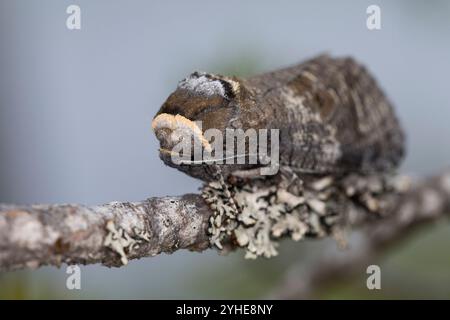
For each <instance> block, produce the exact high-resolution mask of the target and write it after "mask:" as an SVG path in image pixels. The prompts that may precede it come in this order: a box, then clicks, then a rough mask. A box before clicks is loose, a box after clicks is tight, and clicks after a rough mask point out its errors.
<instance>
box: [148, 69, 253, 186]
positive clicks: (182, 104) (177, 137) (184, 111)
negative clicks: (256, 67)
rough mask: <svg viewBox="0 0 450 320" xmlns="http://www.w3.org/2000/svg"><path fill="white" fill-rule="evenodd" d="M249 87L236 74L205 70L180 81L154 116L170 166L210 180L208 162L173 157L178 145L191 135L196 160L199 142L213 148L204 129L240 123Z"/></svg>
mask: <svg viewBox="0 0 450 320" xmlns="http://www.w3.org/2000/svg"><path fill="white" fill-rule="evenodd" d="M249 95H250V93H249V91H248V90H247V89H246V88H245V86H244V85H243V83H242V81H241V80H239V79H238V78H236V77H225V76H221V75H214V74H209V73H203V72H194V73H192V74H191V75H189V76H188V77H187V78H185V79H183V80H181V81H180V82H179V83H178V86H177V88H176V90H175V91H174V92H173V93H172V94H171V95H170V96H169V97H168V98H167V100H166V101H165V102H164V104H163V105H162V107H161V109H160V110H159V112H158V113H157V114H156V116H155V117H154V119H153V122H152V128H153V130H154V132H155V134H156V137H157V139H158V140H159V142H160V157H161V159H162V160H163V161H164V162H165V163H166V164H167V165H169V166H172V167H176V168H178V169H180V170H182V171H184V172H186V173H188V174H190V175H191V176H194V177H197V178H200V179H203V180H210V178H211V177H210V174H208V173H205V172H206V171H208V168H207V166H208V163H205V162H203V165H195V166H192V165H190V164H193V162H192V163H189V161H184V162H182V163H176V162H174V161H173V158H174V157H173V156H174V152H178V151H174V149H175V148H176V147H177V146H179V145H180V141H181V139H182V138H183V137H191V138H192V140H191V142H192V149H191V150H192V152H191V154H190V155H189V157H186V156H187V155H185V154H183V158H184V159H185V160H186V158H188V159H191V160H192V161H194V160H195V158H196V157H195V154H194V152H196V151H197V152H198V151H199V150H198V148H197V149H196V146H197V147H198V146H199V145H200V146H201V148H202V149H203V150H205V149H206V150H210V148H211V145H210V141H209V140H208V139H207V138H205V136H204V133H205V131H206V130H208V129H215V130H219V131H221V132H223V133H225V129H226V128H229V127H230V126H233V127H235V128H236V127H237V128H238V127H239V126H240V125H241V124H240V122H239V120H237V119H239V114H240V113H241V112H242V109H245V106H246V101H247V100H248V98H249Z"/></svg>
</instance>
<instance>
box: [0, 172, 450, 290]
mask: <svg viewBox="0 0 450 320" xmlns="http://www.w3.org/2000/svg"><path fill="white" fill-rule="evenodd" d="M386 198H387V199H391V200H390V201H395V204H394V205H393V206H392V207H393V208H395V209H394V210H391V212H390V213H389V214H388V215H386V216H384V217H383V218H382V219H381V220H380V219H378V220H377V219H375V220H374V219H368V220H367V223H366V226H365V227H364V228H365V230H366V233H365V234H366V235H365V237H364V239H363V241H359V242H358V245H357V246H356V247H352V248H350V249H349V250H347V252H340V253H337V254H335V255H327V256H325V257H324V260H322V261H320V262H319V264H318V266H319V267H317V266H314V267H312V268H309V269H308V270H309V271H308V272H306V273H304V274H296V275H295V276H294V279H292V274H293V273H290V276H291V278H289V279H288V281H287V283H289V285H285V286H283V287H282V288H280V290H279V291H278V294H277V296H278V297H281V296H282V297H301V296H307V295H308V294H309V293H311V292H312V290H313V288H315V287H316V286H317V285H318V284H320V283H323V282H324V281H325V280H326V279H329V278H334V277H336V276H338V275H339V274H345V273H348V272H350V271H351V270H352V267H354V266H358V264H359V263H361V262H363V261H365V260H367V259H368V258H370V257H371V256H373V255H375V254H376V253H378V252H380V250H381V249H382V248H384V247H386V246H388V245H391V244H392V243H395V242H396V241H397V240H398V239H401V238H403V237H404V236H405V235H407V234H409V233H410V231H411V230H413V229H414V228H415V227H416V226H419V225H422V224H424V223H427V222H429V221H432V220H435V219H437V218H439V217H442V216H444V214H446V213H449V212H450V171H447V172H445V173H443V174H441V175H439V176H437V177H434V178H428V179H425V180H424V181H423V182H422V183H420V184H417V185H416V186H414V187H412V188H411V189H409V191H407V192H405V193H404V194H402V195H399V196H394V197H393V196H392V195H389V194H387V195H386ZM389 207H391V206H389ZM212 214H213V213H212V211H211V210H210V208H209V207H208V206H207V205H206V203H205V202H204V200H203V198H202V197H201V196H200V195H195V194H187V195H184V196H181V197H163V198H150V199H147V200H144V201H141V202H133V203H131V202H113V203H109V204H105V205H100V206H91V207H87V206H82V205H70V204H63V205H31V206H20V205H7V204H0V271H8V270H15V269H21V268H37V267H39V266H42V265H57V266H58V265H60V264H61V263H67V264H93V263H102V264H103V265H106V266H121V265H124V264H126V263H127V262H128V260H129V259H138V258H142V257H147V256H155V255H157V254H159V253H162V252H166V253H171V252H173V251H175V250H178V249H189V250H194V251H202V250H205V249H207V248H209V247H210V242H209V237H208V233H207V228H208V223H209V218H210V217H211V216H212ZM360 223H361V221H358V223H357V224H358V225H359V224H360ZM355 224H356V222H355Z"/></svg>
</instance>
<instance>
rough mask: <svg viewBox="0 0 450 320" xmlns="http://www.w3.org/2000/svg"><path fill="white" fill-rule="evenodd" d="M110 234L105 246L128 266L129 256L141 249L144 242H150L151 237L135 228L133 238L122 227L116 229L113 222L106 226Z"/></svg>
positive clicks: (104, 243) (107, 235)
mask: <svg viewBox="0 0 450 320" xmlns="http://www.w3.org/2000/svg"><path fill="white" fill-rule="evenodd" d="M105 228H106V230H107V231H108V233H107V234H106V236H105V240H104V242H103V245H104V246H105V247H108V248H110V249H112V250H113V251H114V252H116V253H117V254H118V255H119V256H120V261H121V262H122V264H123V265H126V264H128V256H127V254H128V255H129V254H130V253H132V252H133V250H136V249H138V248H139V244H140V243H142V242H148V241H150V235H149V234H148V233H147V232H146V231H145V230H137V229H136V228H134V230H133V232H134V235H133V236H131V235H130V234H129V233H128V232H126V231H125V230H124V229H123V228H121V227H116V225H115V223H114V221H113V220H108V221H107V222H106V226H105Z"/></svg>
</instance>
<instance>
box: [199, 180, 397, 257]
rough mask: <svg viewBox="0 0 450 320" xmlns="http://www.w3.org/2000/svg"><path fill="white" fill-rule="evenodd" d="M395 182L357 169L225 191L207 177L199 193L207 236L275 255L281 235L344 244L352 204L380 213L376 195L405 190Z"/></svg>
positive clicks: (221, 245)
mask: <svg viewBox="0 0 450 320" xmlns="http://www.w3.org/2000/svg"><path fill="white" fill-rule="evenodd" d="M274 181H276V183H274ZM396 184H398V181H397V179H392V177H384V176H361V175H356V174H351V175H348V176H344V177H340V178H336V177H331V176H326V177H319V178H309V179H308V180H304V181H303V180H300V179H298V178H297V181H295V183H292V179H286V178H285V177H283V176H281V178H280V179H278V180H272V181H271V183H266V182H264V181H261V180H255V181H252V183H251V184H248V183H247V184H243V185H242V184H241V185H234V186H231V185H227V186H226V188H228V190H225V191H224V185H223V183H219V182H211V183H209V184H207V185H205V186H204V187H203V192H202V195H203V198H204V199H205V201H206V202H207V203H208V204H209V205H210V207H211V209H212V210H213V211H214V215H213V216H212V217H211V219H210V227H209V229H208V232H209V234H210V241H211V243H212V244H213V245H215V246H216V247H217V248H219V249H221V250H223V251H226V250H225V249H226V248H227V247H228V246H229V245H231V246H233V245H234V246H236V245H237V246H239V247H243V248H245V250H246V255H245V257H246V258H256V257H258V256H263V257H266V258H270V257H273V256H276V255H277V253H278V252H277V246H278V241H279V238H281V237H284V236H288V237H290V238H291V239H293V240H295V241H299V240H302V239H304V238H305V237H313V238H319V237H324V236H327V235H332V236H333V237H334V238H336V239H338V241H339V243H341V244H343V243H345V239H344V238H345V237H344V236H343V234H344V232H343V230H344V229H346V225H347V223H348V222H349V220H350V213H351V212H353V211H355V210H353V209H354V206H355V205H357V206H358V208H359V207H362V208H365V211H366V212H367V214H370V213H371V212H376V213H381V214H382V212H383V209H384V207H383V201H382V199H381V197H380V195H381V194H385V193H386V192H389V191H390V190H396V191H398V190H400V189H404V187H402V188H400V187H399V186H398V185H396ZM230 195H231V196H232V199H231V198H230ZM235 208H237V210H236V209H235ZM359 211H361V208H359Z"/></svg>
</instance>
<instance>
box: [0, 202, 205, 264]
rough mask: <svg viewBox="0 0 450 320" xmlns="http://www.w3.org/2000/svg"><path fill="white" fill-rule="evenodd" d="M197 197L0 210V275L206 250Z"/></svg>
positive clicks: (4, 207) (1, 207)
mask: <svg viewBox="0 0 450 320" xmlns="http://www.w3.org/2000/svg"><path fill="white" fill-rule="evenodd" d="M211 214H212V213H211V211H210V209H209V208H208V207H207V205H206V204H205V203H204V201H203V199H202V198H201V196H199V195H194V194H187V195H184V196H181V197H163V198H150V199H147V200H144V201H141V202H133V203H131V202H113V203H109V204H105V205H100V206H92V207H87V206H82V205H71V204H63V205H31V206H17V205H6V204H0V271H7V270H15V269H21V268H37V267H39V266H42V265H60V264H61V263H68V264H92V263H102V264H103V265H106V266H120V265H123V264H126V263H127V262H128V260H129V259H137V258H142V257H147V256H154V255H157V254H159V253H162V252H166V253H171V252H173V251H175V250H178V249H189V250H195V251H202V250H205V249H206V248H208V247H209V239H208V236H207V233H206V229H207V226H208V218H209V217H210V215H211Z"/></svg>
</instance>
